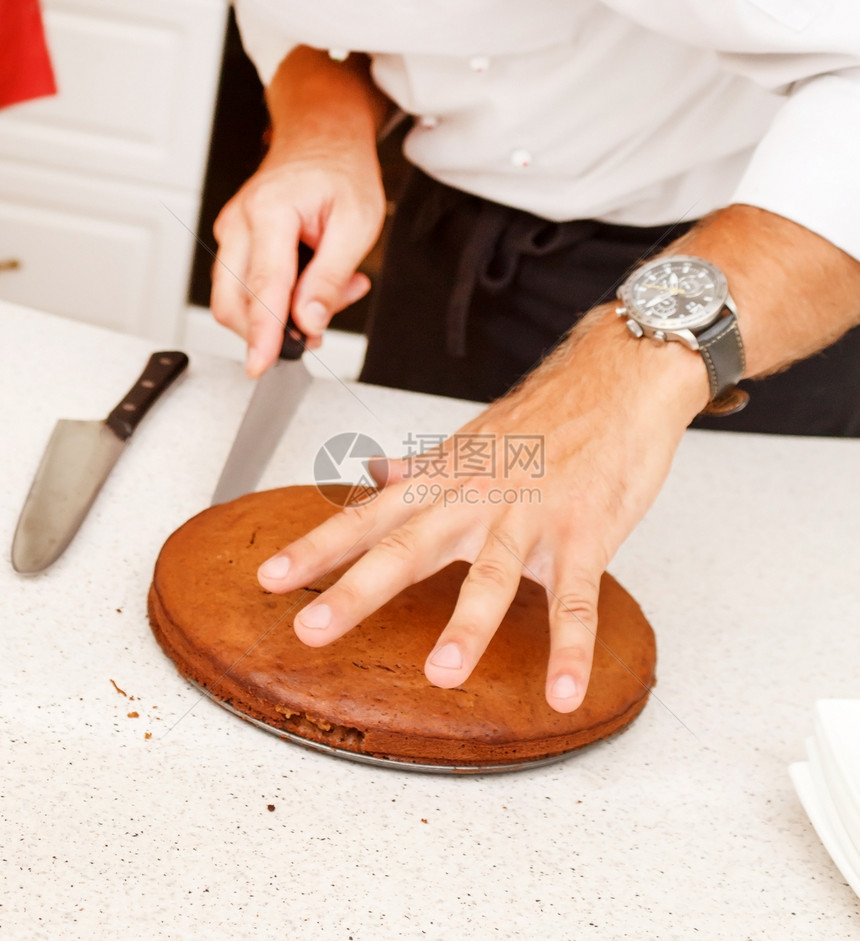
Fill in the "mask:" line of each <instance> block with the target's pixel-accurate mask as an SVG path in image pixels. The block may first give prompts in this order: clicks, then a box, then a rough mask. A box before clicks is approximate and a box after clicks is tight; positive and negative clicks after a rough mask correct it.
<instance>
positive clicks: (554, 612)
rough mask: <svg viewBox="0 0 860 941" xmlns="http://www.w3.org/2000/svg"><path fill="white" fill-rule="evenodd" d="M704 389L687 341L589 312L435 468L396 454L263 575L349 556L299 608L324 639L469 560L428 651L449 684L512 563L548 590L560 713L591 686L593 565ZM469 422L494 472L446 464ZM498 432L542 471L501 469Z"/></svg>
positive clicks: (552, 670) (299, 574)
mask: <svg viewBox="0 0 860 941" xmlns="http://www.w3.org/2000/svg"><path fill="white" fill-rule="evenodd" d="M646 385H647V393H645V394H643V389H644V387H645V386H646ZM637 388H638V389H639V390H640V391H639V394H636V393H635V391H633V390H636V389H637ZM707 394H708V383H707V376H706V373H705V368H704V365H703V363H702V361H701V359H700V358H699V357H698V356H697V355H696V354H692V353H691V352H690V351H689V350H686V349H682V348H680V346H679V345H677V344H667V345H664V346H663V347H658V346H657V345H656V344H651V343H642V342H640V341H638V340H635V339H633V338H632V337H630V335H629V334H628V333H627V331H626V329H625V328H624V325H623V324H622V323H621V322H620V321H619V320H618V318H617V317H616V316H615V314H614V311H613V310H612V309H606V308H603V309H601V310H598V311H595V312H593V313H592V314H591V315H590V316H589V318H587V322H586V323H585V324H583V325H582V326H581V327H580V328H578V330H577V332H576V335H575V337H574V338H572V339H570V340H568V341H566V342H565V343H564V344H562V346H561V347H560V348H559V349H558V350H557V351H556V353H555V354H553V356H552V357H550V359H549V360H548V361H547V362H545V363H544V364H543V365H542V366H541V367H540V369H539V370H537V371H536V372H535V373H534V374H532V376H531V377H530V378H529V379H528V380H526V382H524V383H523V385H522V386H521V387H520V388H518V389H517V390H515V391H514V392H513V393H511V394H509V395H508V396H506V397H505V398H503V399H501V400H500V401H499V402H497V403H495V404H494V405H492V406H490V407H489V408H488V409H487V410H486V411H485V412H484V413H483V414H482V415H480V416H479V417H478V418H477V419H476V420H474V421H472V422H470V423H469V424H468V425H466V426H465V427H464V428H463V429H461V430H460V432H459V433H458V435H457V436H455V438H454V439H450V440H449V442H448V445H447V447H446V448H445V455H444V456H445V462H444V467H443V468H442V470H443V473H442V474H441V476H440V475H439V474H438V473H436V474H435V475H434V477H433V478H432V479H426V478H425V480H424V481H422V478H421V477H420V476H412V477H408V476H403V473H404V471H406V470H407V467H406V465H405V464H404V463H403V462H395V464H394V466H393V468H392V470H393V471H394V473H393V474H392V475H391V478H390V482H389V484H388V486H386V487H385V489H384V490H383V491H382V492H381V493H380V495H379V496H378V497H377V498H376V499H374V500H373V501H371V502H370V503H368V504H365V505H363V506H360V507H355V508H348V509H346V510H344V511H343V512H342V513H340V514H338V515H337V516H335V517H333V518H331V519H330V520H328V521H327V522H325V523H324V524H323V525H322V526H320V527H318V528H317V529H315V530H314V531H313V532H311V533H309V534H308V535H307V536H305V537H303V538H302V539H299V540H298V541H296V542H294V543H293V544H292V545H290V546H288V547H287V548H286V549H284V550H283V551H282V552H281V553H279V554H278V555H277V556H275V557H274V558H272V559H270V560H268V561H267V562H266V563H264V564H263V565H262V566H261V568H260V571H259V578H260V582H261V584H262V585H263V587H265V588H266V589H268V590H269V591H273V592H285V591H289V590H292V589H294V588H297V587H300V586H301V585H307V584H310V583H312V582H313V581H314V580H315V579H317V578H318V577H319V576H321V575H322V574H324V573H325V572H327V571H329V570H331V569H332V568H334V567H336V566H337V565H339V564H342V563H343V562H345V561H351V560H354V559H357V561H355V563H354V564H353V565H352V567H351V568H350V569H349V570H348V571H347V572H346V573H345V574H344V575H343V576H342V577H341V579H340V580H339V581H338V582H337V583H336V584H335V585H333V586H332V587H331V588H329V589H328V590H327V591H325V592H324V593H323V594H321V595H320V596H319V597H318V598H316V599H314V601H313V602H312V603H311V604H310V605H308V606H307V607H306V608H304V609H303V610H302V611H301V612H300V613H299V615H298V616H297V617H296V620H295V630H296V633H297V634H298V636H299V638H300V639H301V640H302V641H304V642H305V643H307V644H310V645H312V646H322V645H324V644H327V643H330V642H331V641H333V640H335V639H336V638H337V637H340V636H341V635H342V634H344V633H346V632H347V631H348V630H350V629H351V628H352V627H354V626H355V625H356V624H358V623H359V622H360V621H361V620H362V618H364V617H366V616H367V615H368V614H370V613H371V612H372V611H374V610H376V609H377V608H378V607H379V606H380V605H382V604H384V603H385V602H386V601H387V600H389V599H390V598H392V597H393V596H394V595H396V594H397V593H398V592H399V591H401V590H402V589H403V588H405V587H406V586H407V585H410V584H412V583H414V582H417V581H420V580H421V579H424V578H426V577H427V576H429V575H431V574H432V573H433V572H436V571H438V570H439V569H441V568H443V567H444V566H446V565H447V564H448V563H450V562H452V561H454V560H455V559H464V560H466V561H468V562H470V563H471V568H470V571H469V574H468V576H467V578H466V579H465V581H464V582H463V586H462V589H461V592H460V596H459V599H458V601H457V604H456V607H455V608H454V611H453V613H452V616H451V619H450V621H449V622H448V624H447V625H446V626H445V627H444V630H442V632H441V634H440V637H439V640H438V643H437V644H436V647H435V648H434V650H432V651H428V658H427V662H426V665H425V673H426V675H427V678H428V679H429V681H430V682H431V683H434V684H435V685H437V686H442V687H455V686H459V685H460V684H462V683H463V682H465V681H466V679H467V678H468V676H469V674H470V673H471V671H472V670H473V669H474V667H475V665H476V664H477V662H478V660H479V659H480V657H481V655H482V654H483V652H484V650H485V648H486V646H487V644H488V643H489V641H490V639H491V638H492V636H493V633H494V632H495V630H496V628H497V627H498V625H499V623H500V622H501V620H502V618H503V617H504V615H505V612H506V611H507V609H508V607H509V605H510V603H511V601H512V600H513V597H514V595H515V593H516V590H517V586H518V584H519V580H520V577H521V576H526V577H528V578H531V579H533V580H535V581H537V582H539V583H540V584H542V585H543V586H544V587H545V588H546V591H547V596H548V601H549V619H550V637H551V645H550V651H549V664H548V670H547V684H546V698H547V701H548V702H549V704H550V705H551V706H552V707H553V708H554V709H556V710H558V711H559V712H570V711H572V710H574V709H576V708H577V707H578V706H579V704H580V703H581V702H582V699H583V696H584V695H585V691H586V687H587V685H588V679H589V673H590V670H591V661H592V652H593V646H594V637H595V630H596V628H597V594H598V587H599V583H600V576H601V574H602V573H603V571H604V570H605V568H606V566H607V564H608V562H609V560H610V559H611V558H612V556H613V554H614V553H615V551H616V549H617V548H618V546H619V545H620V544H621V542H622V541H623V540H624V539H625V538H626V536H627V535H628V534H629V532H630V531H631V530H632V529H633V527H634V526H635V525H636V523H637V522H638V521H639V519H640V518H641V516H642V515H643V514H644V512H645V510H646V509H647V507H648V506H649V505H650V503H651V501H652V500H653V499H654V497H655V496H656V494H657V492H658V490H659V488H660V486H661V484H662V482H663V480H664V478H665V476H666V474H667V472H668V470H669V466H670V464H671V460H672V456H673V454H674V452H675V449H676V447H677V445H678V442H679V440H680V438H681V436H682V434H683V432H684V429H685V428H686V426H687V424H688V423H689V422H690V421H691V420H692V418H693V417H694V415H695V414H696V413H697V411H698V410H699V409H700V408H701V407H702V406H703V405H704V404H705V402H706V400H707ZM479 435H480V436H485V435H489V436H493V437H494V438H495V439H496V440H497V442H498V446H497V448H496V455H497V463H496V464H495V466H494V468H493V475H492V476H491V477H487V476H483V475H480V474H479V475H476V476H473V477H464V476H463V474H462V473H456V474H455V466H454V461H455V455H454V443H455V442H457V441H459V442H461V443H462V442H468V439H469V437H470V436H475V440H480V439H478V438H477V436H479ZM504 435H508V436H520V435H539V436H541V437H542V439H543V442H542V443H543V448H544V457H545V462H546V467H547V471H546V474H545V476H543V477H541V478H538V479H535V478H534V477H533V476H532V470H530V469H529V468H528V467H513V468H507V469H506V468H505V467H504V466H503V465H502V454H501V452H502V447H501V442H502V438H503V436H504ZM483 440H486V439H483ZM434 465H435V467H436V471H438V470H439V466H438V462H435V461H434ZM422 483H424V485H425V486H423V487H422V486H421V485H422ZM432 484H436V485H437V486H432ZM466 494H468V495H469V498H468V499H466V498H465V495H466ZM494 497H495V498H494ZM542 655H543V654H542V652H541V651H538V650H536V651H535V656H542ZM511 668H512V669H516V666H515V665H512V666H511Z"/></svg>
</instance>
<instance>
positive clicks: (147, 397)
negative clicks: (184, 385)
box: [105, 350, 188, 441]
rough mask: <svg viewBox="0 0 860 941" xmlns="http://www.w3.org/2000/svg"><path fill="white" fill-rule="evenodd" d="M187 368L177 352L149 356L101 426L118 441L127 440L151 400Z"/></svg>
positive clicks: (185, 360)
mask: <svg viewBox="0 0 860 941" xmlns="http://www.w3.org/2000/svg"><path fill="white" fill-rule="evenodd" d="M187 365H188V357H187V356H186V355H185V354H184V353H181V352H179V351H178V350H170V351H167V352H161V353H153V354H152V356H150V357H149V362H148V363H147V364H146V369H144V370H143V372H142V373H141V374H140V377H139V378H138V380H137V382H136V383H135V384H134V385H133V386H132V387H131V388H130V389H129V390H128V392H127V393H126V394H125V396H124V397H123V400H122V401H121V402H120V403H119V405H117V407H116V408H115V409H114V410H113V411H112V412H111V413H110V415H108V417H107V419H106V422H105V423H106V424H107V426H108V427H109V428H110V429H111V431H113V432H114V434H115V435H116V436H117V437H118V438H120V439H121V440H122V441H125V440H126V438H130V437H131V435H132V432H133V431H134V429H135V428H137V426H138V425H139V424H140V422H141V419H142V418H143V416H144V415H145V414H146V413H147V412H148V411H149V410H150V408H152V406H153V405H154V404H155V400H156V399H157V398H158V397H159V396H160V395H161V393H162V392H164V390H165V389H167V387H168V386H169V385H170V383H171V382H173V380H174V379H176V377H177V376H179V375H181V373H182V372H183V370H184V369H185V367H186V366H187Z"/></svg>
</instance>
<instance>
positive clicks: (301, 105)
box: [211, 47, 385, 377]
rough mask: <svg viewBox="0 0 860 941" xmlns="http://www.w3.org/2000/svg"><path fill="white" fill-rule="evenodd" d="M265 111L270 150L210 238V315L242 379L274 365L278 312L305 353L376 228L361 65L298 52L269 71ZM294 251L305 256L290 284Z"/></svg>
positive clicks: (378, 186)
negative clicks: (241, 354)
mask: <svg viewBox="0 0 860 941" xmlns="http://www.w3.org/2000/svg"><path fill="white" fill-rule="evenodd" d="M352 59H357V60H358V61H355V62H353V61H351V60H352ZM267 101H268V104H269V109H270V112H271V115H272V144H271V147H270V150H269V152H268V154H267V155H266V158H265V159H264V160H263V163H262V164H261V166H260V168H259V169H258V170H257V172H256V173H255V174H254V175H253V176H252V177H251V178H250V179H249V180H248V181H247V182H246V183H245V185H244V186H243V187H242V188H241V189H240V190H239V192H238V193H237V194H236V195H235V196H234V197H233V198H232V199H231V200H230V201H229V202H228V203H227V205H226V206H225V207H224V208H223V209H222V210H221V213H220V214H219V216H218V218H217V220H216V221H215V227H214V231H215V238H216V239H217V241H218V255H217V258H216V261H215V264H214V266H213V271H212V301H211V306H212V313H213V316H214V317H215V319H216V320H217V321H218V322H219V323H221V324H223V325H224V326H227V327H229V328H230V329H231V330H233V331H235V332H236V333H238V334H239V336H241V337H243V338H244V339H245V340H246V341H247V344H248V356H247V363H246V369H247V372H248V374H249V375H250V376H252V377H256V376H259V375H260V374H261V373H263V372H264V371H265V370H266V369H268V367H269V366H271V365H272V363H273V362H274V361H275V360H276V359H277V356H278V352H279V350H280V348H281V341H282V337H283V330H284V324H285V323H286V319H287V316H288V314H289V313H290V312H292V315H293V319H294V320H295V322H296V324H297V326H298V327H299V328H300V329H301V330H303V331H304V332H305V333H306V334H307V335H308V337H309V342H311V343H313V341H314V340H315V339H316V338H318V337H319V336H320V335H321V334H322V332H323V330H324V329H325V327H326V326H327V325H328V322H329V320H330V319H331V317H332V316H333V315H334V314H335V313H337V312H338V311H340V310H342V309H343V308H344V307H347V306H349V305H350V304H352V303H354V302H355V301H357V300H358V299H359V298H360V297H362V296H363V295H364V294H365V293H366V292H367V291H368V289H369V287H370V282H369V280H368V278H367V276H366V275H364V274H361V273H358V272H357V271H356V269H357V268H358V265H359V264H360V263H361V261H362V260H363V259H364V257H365V256H366V255H367V253H368V252H369V251H370V249H371V248H372V247H373V245H374V243H375V242H376V240H377V238H378V237H379V233H380V231H381V230H382V224H383V222H384V220H385V193H384V190H383V187H382V180H381V175H380V169H379V162H378V159H377V156H376V131H377V128H378V126H379V123H380V122H381V119H382V117H383V115H384V112H385V104H384V101H383V100H382V99H381V98H380V95H379V93H378V92H377V91H376V90H375V88H374V87H373V85H372V82H371V80H370V77H369V75H368V74H367V69H366V62H362V61H361V59H360V57H351V59H350V61H347V62H333V61H332V60H331V59H329V57H328V55H327V54H325V53H323V52H320V51H318V50H312V49H307V48H304V47H300V48H299V49H296V50H293V52H292V53H290V55H289V56H288V57H287V58H286V59H285V60H284V62H283V63H282V64H281V67H280V69H279V70H278V73H277V74H276V75H275V78H274V79H273V80H272V83H271V85H270V86H269V88H268V89H267ZM299 242H304V243H305V244H306V245H307V246H308V247H309V248H311V249H312V250H313V252H314V257H313V259H312V260H311V261H310V263H309V264H308V265H307V267H306V268H305V269H304V271H303V272H302V273H301V275H297V267H298V266H297V254H298V245H299Z"/></svg>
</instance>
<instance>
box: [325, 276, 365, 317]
mask: <svg viewBox="0 0 860 941" xmlns="http://www.w3.org/2000/svg"><path fill="white" fill-rule="evenodd" d="M369 290H370V278H368V276H367V275H366V274H364V273H363V272H361V271H356V273H355V274H354V275H353V276H352V277H351V278H350V279H349V281H347V283H346V288H345V289H344V293H343V296H342V297H341V299H340V303H339V304H338V306H337V307H336V308H335V311H334V312H335V313H337V312H338V311H341V310H343V309H344V308H345V307H349V306H350V305H351V304H354V303H355V302H356V301H360V300H361V299H362V298H363V297H364V295H365V294H367V292H368V291H369Z"/></svg>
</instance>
